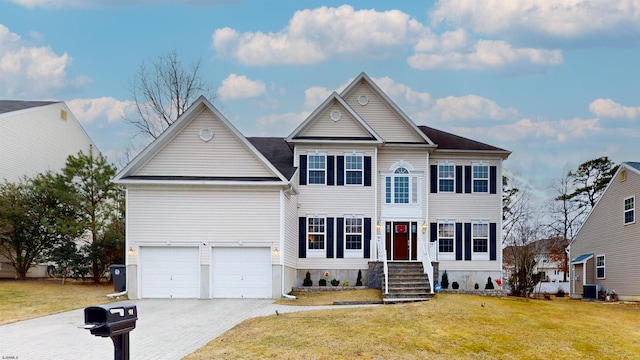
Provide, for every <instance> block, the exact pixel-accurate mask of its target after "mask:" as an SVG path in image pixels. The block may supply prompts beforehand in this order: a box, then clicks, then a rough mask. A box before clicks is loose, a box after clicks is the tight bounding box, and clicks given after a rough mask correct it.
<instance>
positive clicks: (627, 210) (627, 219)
mask: <svg viewBox="0 0 640 360" xmlns="http://www.w3.org/2000/svg"><path fill="white" fill-rule="evenodd" d="M635 210H636V198H635V196H632V197H630V198H626V199H624V223H625V224H631V223H633V222H635V221H636V212H635Z"/></svg>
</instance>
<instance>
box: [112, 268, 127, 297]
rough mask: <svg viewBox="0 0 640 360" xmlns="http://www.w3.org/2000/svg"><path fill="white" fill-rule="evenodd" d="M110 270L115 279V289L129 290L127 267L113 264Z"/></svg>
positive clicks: (117, 290)
mask: <svg viewBox="0 0 640 360" xmlns="http://www.w3.org/2000/svg"><path fill="white" fill-rule="evenodd" d="M109 272H110V273H111V279H112V280H113V290H114V291H115V292H117V293H119V292H123V291H125V290H127V267H126V266H125V265H121V264H113V265H110V266H109Z"/></svg>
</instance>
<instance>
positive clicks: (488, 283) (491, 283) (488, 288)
mask: <svg viewBox="0 0 640 360" xmlns="http://www.w3.org/2000/svg"><path fill="white" fill-rule="evenodd" d="M484 289H485V290H493V289H494V288H493V281H491V276H489V278H487V285H485V286H484Z"/></svg>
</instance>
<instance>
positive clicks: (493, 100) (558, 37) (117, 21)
mask: <svg viewBox="0 0 640 360" xmlns="http://www.w3.org/2000/svg"><path fill="white" fill-rule="evenodd" d="M172 50H175V51H176V52H177V53H178V54H179V57H180V58H181V59H182V61H183V62H184V63H186V64H189V63H191V62H193V61H196V60H198V59H201V61H202V65H201V66H202V75H203V77H204V79H205V80H206V81H208V82H210V83H211V84H212V85H213V87H214V88H215V89H216V91H217V98H216V100H215V101H214V104H215V105H216V106H217V107H218V108H219V109H220V110H221V111H222V113H223V114H224V115H225V116H227V118H228V119H229V120H231V121H232V122H233V123H234V125H235V126H236V127H238V128H239V129H240V131H241V132H243V133H244V134H245V135H247V136H283V137H284V136H286V135H288V134H289V132H291V131H292V130H293V129H294V128H295V127H296V126H297V125H298V124H299V123H300V122H301V121H303V120H304V119H305V117H306V116H307V115H308V114H310V112H311V111H313V109H314V108H315V107H316V106H317V105H319V104H320V103H321V102H322V101H323V100H324V99H325V98H326V97H327V96H328V95H329V94H330V93H331V92H332V91H334V90H338V91H339V90H341V89H342V88H343V87H344V86H345V85H347V84H348V83H349V81H350V80H351V79H353V78H354V77H356V76H357V75H358V74H359V73H360V72H362V71H364V72H366V73H367V74H368V75H369V76H370V77H371V78H372V79H374V81H376V82H377V83H378V85H379V86H380V87H381V88H382V89H383V90H384V91H385V92H386V93H387V94H388V95H389V96H390V97H391V99H393V100H394V101H395V102H396V103H397V104H398V106H400V108H402V109H403V110H404V111H405V113H407V115H409V117H410V118H412V119H413V120H414V121H415V122H416V123H417V124H425V125H428V126H432V127H435V128H438V129H441V130H444V131H449V132H453V133H456V134H458V135H462V136H466V137H469V138H472V139H475V140H479V141H483V142H486V143H489V144H492V145H495V146H499V147H502V148H505V149H508V150H510V151H512V152H513V154H512V155H511V157H510V158H509V160H507V161H506V162H505V166H506V168H507V169H508V171H510V172H511V173H514V174H517V175H518V176H519V177H520V178H521V179H522V181H524V182H526V183H530V184H531V186H532V187H533V188H534V190H537V191H540V192H541V193H543V192H544V191H545V190H546V189H547V187H548V186H549V185H550V183H551V182H552V180H553V179H554V178H557V177H560V176H561V175H562V173H563V172H564V170H563V169H565V167H566V166H569V167H571V168H575V167H577V165H578V164H580V163H582V162H584V161H586V160H590V159H593V158H596V157H599V156H604V155H606V156H609V157H610V158H611V159H612V160H613V161H615V162H616V163H619V162H622V161H640V151H639V150H640V127H639V125H640V65H639V64H640V1H638V0H520V1H508V2H507V1H500V0H441V1H403V2H391V1H374V0H368V1H351V2H348V3H346V2H334V1H248V0H247V1H233V0H226V1H216V0H187V1H171V0H166V1H151V0H126V1H125V0H0V98H2V99H25V100H63V101H66V102H67V104H68V105H69V106H70V107H71V109H72V110H73V112H74V114H75V115H76V117H78V118H79V120H80V121H81V123H82V124H83V126H84V127H85V129H86V131H87V132H88V133H89V135H90V136H91V137H92V138H93V139H94V141H95V142H96V144H97V146H98V148H99V149H100V150H101V151H102V152H103V153H105V154H106V155H107V156H108V157H109V159H110V160H111V161H114V162H116V161H118V160H117V159H118V157H119V154H120V153H122V151H123V150H124V149H125V148H126V147H127V146H128V145H129V144H130V142H131V141H132V140H131V137H132V135H133V133H134V129H133V128H131V127H130V126H128V125H126V124H125V123H124V122H123V121H122V119H121V117H122V114H124V113H127V112H128V111H131V108H130V105H131V92H130V90H129V89H130V84H131V80H132V78H133V76H134V75H135V73H136V71H137V70H138V69H139V67H140V65H141V63H142V62H149V61H151V60H153V59H154V58H155V57H157V56H159V55H162V54H166V53H167V52H168V51H172ZM133 141H134V144H137V145H140V144H139V143H140V139H134V140H133Z"/></svg>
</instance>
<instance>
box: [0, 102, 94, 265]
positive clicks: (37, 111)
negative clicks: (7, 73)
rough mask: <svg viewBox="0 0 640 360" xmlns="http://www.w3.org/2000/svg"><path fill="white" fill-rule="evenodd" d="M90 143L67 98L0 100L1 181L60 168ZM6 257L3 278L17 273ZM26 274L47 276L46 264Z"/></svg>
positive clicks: (86, 148)
mask: <svg viewBox="0 0 640 360" xmlns="http://www.w3.org/2000/svg"><path fill="white" fill-rule="evenodd" d="M90 146H94V147H95V145H94V144H93V142H92V141H91V139H90V138H89V136H88V135H87V133H86V132H85V131H84V129H83V128H82V126H81V125H80V123H79V122H78V119H76V117H75V116H74V115H73V113H72V112H71V110H70V109H69V107H67V105H66V104H65V103H64V102H53V101H19V100H0V182H4V181H8V182H18V181H20V180H22V179H23V178H24V177H33V176H35V175H37V174H39V173H44V172H46V171H48V170H51V171H54V172H56V171H59V170H60V169H62V168H63V167H64V165H65V163H66V161H67V157H68V156H69V155H75V154H77V153H78V152H80V151H81V150H82V151H84V152H87V151H89V147H90ZM7 261H8V260H6V259H4V258H1V257H0V278H6V277H11V278H12V277H15V270H14V269H13V267H11V264H10V263H9V262H7ZM27 276H28V277H42V276H46V266H44V265H38V266H34V267H32V268H31V269H30V270H29V272H28V273H27Z"/></svg>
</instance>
